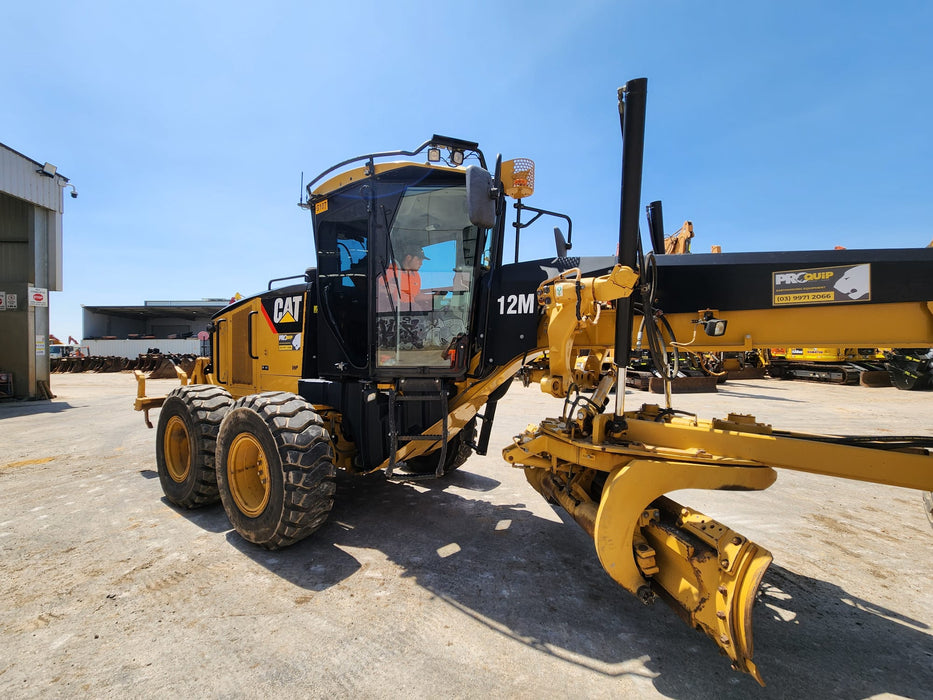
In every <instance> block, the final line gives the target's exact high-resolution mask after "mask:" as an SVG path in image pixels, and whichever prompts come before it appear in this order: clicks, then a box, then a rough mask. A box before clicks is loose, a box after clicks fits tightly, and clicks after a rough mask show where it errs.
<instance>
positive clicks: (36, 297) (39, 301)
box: [26, 287, 49, 306]
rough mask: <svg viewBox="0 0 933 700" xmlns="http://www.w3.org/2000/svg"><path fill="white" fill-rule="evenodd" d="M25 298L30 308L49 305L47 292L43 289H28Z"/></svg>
mask: <svg viewBox="0 0 933 700" xmlns="http://www.w3.org/2000/svg"><path fill="white" fill-rule="evenodd" d="M26 296H28V297H29V305H30V306H48V305H49V290H48V289H43V288H42V287H29V290H28V291H27V293H26Z"/></svg>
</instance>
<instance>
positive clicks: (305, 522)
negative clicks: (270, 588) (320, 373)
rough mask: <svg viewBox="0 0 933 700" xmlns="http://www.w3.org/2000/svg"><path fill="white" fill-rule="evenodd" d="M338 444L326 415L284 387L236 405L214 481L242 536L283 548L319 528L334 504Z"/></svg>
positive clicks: (224, 428) (223, 430)
mask: <svg viewBox="0 0 933 700" xmlns="http://www.w3.org/2000/svg"><path fill="white" fill-rule="evenodd" d="M335 476H336V468H335V466H334V448H333V445H332V444H331V440H330V435H329V434H328V433H327V431H326V430H325V429H324V423H323V421H322V420H321V417H320V416H319V415H318V414H317V413H316V412H315V411H314V408H313V407H312V406H311V404H309V403H308V402H307V401H305V400H304V399H302V398H300V397H298V396H295V395H294V394H290V393H287V392H267V393H263V394H254V395H251V396H245V397H243V398H241V399H239V400H238V401H237V402H236V403H234V405H233V407H232V408H231V409H230V411H229V412H228V413H227V416H226V417H225V418H224V420H223V423H222V424H221V426H220V433H219V435H218V437H217V485H218V487H219V489H220V500H221V502H222V503H223V506H224V510H225V511H226V513H227V517H228V518H229V519H230V523H231V525H233V528H234V529H235V530H236V531H237V532H238V533H239V534H240V536H241V537H243V539H245V540H247V541H249V542H252V543H254V544H258V545H259V546H261V547H265V548H266V549H280V548H282V547H287V546H288V545H290V544H294V543H295V542H297V541H299V540H301V539H303V538H305V537H307V536H308V535H310V534H311V533H312V532H314V531H315V530H317V529H318V528H319V527H320V526H321V525H323V524H324V521H325V520H327V516H328V514H329V513H330V511H331V508H333V505H334V492H335V490H336V485H335V483H334V477H335Z"/></svg>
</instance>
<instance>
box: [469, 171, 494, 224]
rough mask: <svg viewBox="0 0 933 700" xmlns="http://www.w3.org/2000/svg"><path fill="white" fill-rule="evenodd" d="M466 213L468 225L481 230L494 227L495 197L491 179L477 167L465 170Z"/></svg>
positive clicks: (490, 176)
mask: <svg viewBox="0 0 933 700" xmlns="http://www.w3.org/2000/svg"><path fill="white" fill-rule="evenodd" d="M466 194H467V213H468V214H469V216H470V223H471V224H473V225H474V226H479V227H481V228H492V227H493V226H495V225H496V196H495V192H494V188H493V178H492V175H490V174H489V173H488V172H486V171H485V170H484V169H483V168H481V167H479V166H478V165H470V166H468V167H467V169H466Z"/></svg>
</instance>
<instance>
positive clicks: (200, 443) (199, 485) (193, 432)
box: [156, 384, 233, 508]
mask: <svg viewBox="0 0 933 700" xmlns="http://www.w3.org/2000/svg"><path fill="white" fill-rule="evenodd" d="M232 404H233V399H232V398H231V396H230V394H229V393H227V391H226V390H225V389H221V388H220V387H218V386H213V385H210V384H190V385H188V386H180V387H177V388H175V389H173V390H172V392H171V393H170V394H169V395H168V396H167V397H166V398H165V402H164V403H163V404H162V408H161V410H160V412H159V424H158V428H157V430H156V467H157V470H158V472H159V481H160V483H161V484H162V492H163V493H164V494H165V497H166V498H167V499H168V500H169V501H171V502H172V503H174V504H175V505H178V506H181V507H182V508H198V507H200V506H203V505H207V504H208V503H214V502H216V501H217V498H218V493H217V477H216V475H215V470H214V451H215V447H216V444H217V433H218V431H219V430H220V423H221V421H222V420H223V417H224V415H226V413H227V411H228V410H229V408H230V406H231V405H232Z"/></svg>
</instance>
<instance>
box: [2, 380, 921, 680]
mask: <svg viewBox="0 0 933 700" xmlns="http://www.w3.org/2000/svg"><path fill="white" fill-rule="evenodd" d="M150 384H151V386H150V393H152V394H156V393H163V392H166V391H168V390H169V388H170V387H171V386H173V385H174V382H171V381H169V380H159V381H153V382H151V383H150ZM52 390H53V392H54V393H55V394H56V395H57V398H55V399H54V400H52V401H45V402H31V403H4V404H0V553H2V566H0V588H2V592H3V596H2V599H0V600H2V602H0V631H2V646H0V697H4V698H23V697H26V698H28V697H66V696H67V697H72V696H91V697H120V698H123V697H153V696H158V695H168V694H171V695H172V696H176V697H269V696H272V697H278V696H284V695H285V694H288V695H289V696H295V697H309V698H325V697H326V698H335V697H336V698H357V697H380V698H381V697H386V698H397V697H405V698H429V697H431V698H434V697H466V698H473V697H477V698H478V697H483V698H487V697H494V698H540V697H568V698H569V697H574V698H576V697H586V698H603V697H605V698H609V697H612V698H619V697H626V698H627V697H633V698H635V697H637V698H650V697H674V698H728V697H736V698H749V697H761V698H772V697H780V698H787V697H794V698H796V697H815V698H824V697H842V698H867V697H876V696H887V697H892V696H893V697H908V698H931V697H933V629H931V625H933V560H931V557H930V551H931V549H930V547H931V544H933V529H931V527H930V523H929V522H928V521H927V519H926V517H925V515H924V512H923V507H922V502H921V497H920V494H919V493H918V492H913V491H908V490H904V489H898V488H890V487H883V486H874V485H870V484H863V483H858V482H850V481H845V480H839V479H829V478H825V477H817V476H811V475H806V474H799V473H793V472H782V473H781V474H780V475H779V477H778V481H777V483H776V484H775V485H774V486H773V487H772V488H770V489H769V490H767V491H764V492H761V493H720V492H716V493H712V492H701V491H682V492H680V493H677V494H675V495H674V498H675V500H677V501H679V502H681V503H683V504H684V505H689V506H691V507H694V508H698V509H700V510H702V511H704V512H705V513H707V514H708V515H710V516H713V517H716V518H718V519H719V520H721V521H722V522H723V523H725V524H727V525H729V526H730V527H732V528H733V529H736V530H738V531H739V532H741V533H742V534H744V535H746V536H748V537H750V538H751V539H752V540H754V541H756V542H757V543H758V544H760V545H762V546H764V547H766V548H768V549H770V550H771V551H772V552H773V554H774V564H773V565H772V567H771V569H770V570H769V571H768V573H767V574H766V575H765V579H764V583H763V586H762V594H761V600H760V603H759V605H758V606H757V608H756V612H755V642H756V644H755V661H756V663H757V664H758V667H759V669H760V671H761V673H762V675H763V676H764V679H765V681H766V682H767V683H768V686H767V687H766V688H763V689H760V688H759V687H758V685H757V684H756V683H755V682H754V680H753V679H751V678H750V677H748V676H745V675H742V674H739V673H736V672H734V671H732V670H730V668H729V663H728V662H727V660H726V659H725V658H724V657H721V656H720V655H719V654H718V652H717V651H716V649H715V648H714V646H713V644H712V643H711V642H709V640H707V639H706V637H705V636H703V635H702V634H700V633H699V632H696V631H694V630H691V629H690V628H688V627H687V626H686V625H684V624H683V623H682V622H681V621H680V620H679V619H678V618H676V616H675V615H674V614H673V613H672V612H671V611H670V610H669V609H668V608H667V607H666V606H664V605H663V604H657V605H654V606H651V607H647V608H646V607H644V606H642V605H641V604H640V603H639V602H637V601H636V600H635V598H634V597H632V596H630V595H629V594H627V593H626V592H625V591H623V590H622V589H621V588H619V587H618V586H616V584H615V583H613V582H612V580H611V579H610V578H609V577H608V575H606V574H605V573H604V572H603V570H602V569H601V567H600V565H599V562H598V560H597V558H596V554H595V551H594V548H593V544H592V541H591V540H590V539H589V538H588V536H587V535H586V534H585V533H584V532H583V531H582V530H581V529H580V528H578V527H577V526H576V525H575V524H574V523H572V522H569V523H568V522H565V519H564V518H562V516H561V515H560V514H559V513H557V512H555V511H554V510H553V509H552V508H551V507H550V506H548V505H547V504H546V503H545V502H544V501H543V500H542V499H541V497H540V496H538V494H536V493H535V492H534V491H533V490H532V489H531V487H530V486H528V484H527V483H526V482H525V479H524V476H523V474H522V473H521V471H519V470H515V469H511V468H509V467H507V466H505V463H504V462H503V461H502V459H501V455H500V451H499V448H498V447H496V448H495V449H490V454H489V455H488V456H487V457H478V456H473V457H472V458H471V459H470V460H469V461H468V462H467V463H466V465H465V466H464V467H463V468H462V469H461V470H460V471H459V472H456V473H454V474H453V475H451V477H449V478H447V479H445V480H442V481H439V482H423V483H421V484H418V485H412V484H405V483H389V482H386V481H384V480H383V479H381V478H369V479H365V480H349V479H342V480H341V481H340V484H339V489H338V494H337V504H336V506H335V508H334V511H333V513H332V515H331V518H330V519H329V521H328V522H327V524H325V525H324V527H323V528H322V529H321V530H319V531H318V532H317V533H315V535H313V536H312V537H311V538H309V539H308V540H306V541H304V542H301V543H299V544H298V545H296V546H294V547H291V548H290V549H286V550H283V551H279V552H267V551H264V550H261V549H258V548H256V547H254V546H252V545H249V544H247V543H246V542H244V541H243V540H242V539H240V537H239V536H238V535H237V534H236V533H235V532H233V531H232V530H231V529H230V526H229V524H228V522H227V519H226V517H225V515H224V513H223V510H222V509H221V507H220V506H219V505H215V506H210V507H208V508H205V509H202V510H196V511H181V510H179V509H176V508H174V507H173V506H171V505H169V504H168V503H167V501H165V500H164V499H163V497H162V492H161V489H160V486H159V480H158V478H157V476H156V471H155V469H156V465H155V456H154V455H155V450H154V440H155V431H152V430H147V429H146V428H145V426H144V425H143V421H142V416H141V414H139V413H135V412H134V411H132V399H133V397H134V395H135V385H134V382H133V380H132V377H131V375H128V374H115V375H113V374H111V375H103V374H80V375H53V378H52ZM674 400H675V403H674V405H675V407H677V408H683V409H689V410H696V411H697V412H698V413H700V415H701V417H705V418H711V417H713V416H724V415H725V414H726V413H727V412H728V411H730V410H731V411H737V412H742V413H753V414H755V415H756V416H757V417H758V419H759V420H763V421H766V422H770V423H772V424H774V425H775V427H779V428H785V429H796V430H807V431H811V432H816V431H824V432H830V431H836V432H844V433H847V434H855V433H870V434H879V433H884V434H900V435H904V434H925V435H930V434H933V425H931V423H930V420H931V419H930V417H931V415H933V393H925V394H917V393H912V392H901V391H897V390H896V389H893V388H881V389H868V388H862V387H835V386H820V385H810V384H803V383H791V382H780V381H776V380H757V381H744V382H730V383H727V384H725V385H721V386H720V388H719V391H718V392H717V393H716V394H702V395H676V396H675V397H674ZM644 401H649V402H652V403H660V402H661V401H663V398H662V397H659V396H656V395H649V394H646V393H643V392H631V391H630V392H629V394H628V395H627V398H626V402H627V408H634V407H636V406H637V405H638V404H640V403H641V402H644ZM560 407H561V404H560V402H557V401H555V400H554V399H550V398H548V397H545V396H543V395H542V394H541V393H540V392H539V391H538V390H537V389H536V388H528V389H525V388H523V387H521V385H520V384H516V385H515V386H514V387H513V388H512V390H511V391H510V392H509V394H508V395H507V396H506V398H505V399H504V401H503V402H502V403H501V404H500V408H499V412H498V415H497V419H496V427H495V430H494V432H493V441H492V443H491V444H492V445H494V446H505V445H506V444H507V443H508V442H509V441H510V439H511V436H512V435H514V434H516V433H518V432H519V431H520V430H521V429H522V427H524V425H525V424H526V423H528V422H529V421H535V422H536V421H537V420H538V419H540V418H543V417H545V416H549V415H556V414H558V413H559V412H560Z"/></svg>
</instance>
